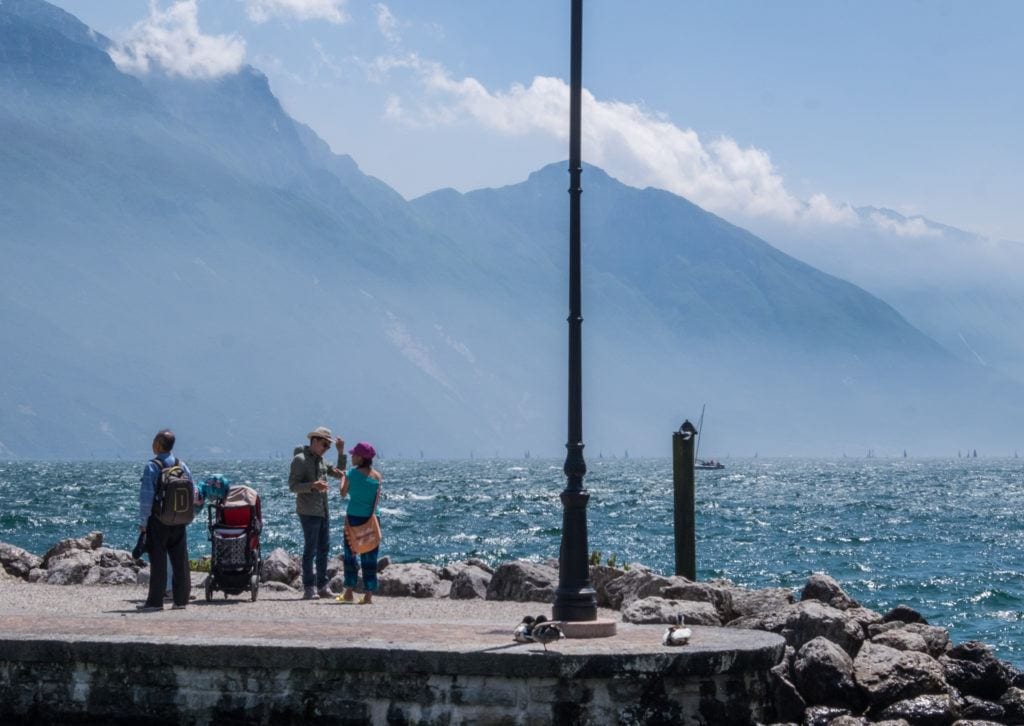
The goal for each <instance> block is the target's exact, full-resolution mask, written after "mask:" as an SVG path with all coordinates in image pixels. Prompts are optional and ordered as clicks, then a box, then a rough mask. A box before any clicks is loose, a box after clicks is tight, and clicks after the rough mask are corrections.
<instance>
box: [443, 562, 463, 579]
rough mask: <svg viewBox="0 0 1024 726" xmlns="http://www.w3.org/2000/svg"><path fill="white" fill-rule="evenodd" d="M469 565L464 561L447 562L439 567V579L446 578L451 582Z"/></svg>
mask: <svg viewBox="0 0 1024 726" xmlns="http://www.w3.org/2000/svg"><path fill="white" fill-rule="evenodd" d="M467 567H469V565H467V564H466V563H465V562H449V563H448V564H447V565H445V566H444V567H442V568H441V579H442V580H448V581H449V582H451V581H452V580H454V579H455V576H456V575H458V574H459V573H460V572H462V571H463V570H465V569H466V568H467Z"/></svg>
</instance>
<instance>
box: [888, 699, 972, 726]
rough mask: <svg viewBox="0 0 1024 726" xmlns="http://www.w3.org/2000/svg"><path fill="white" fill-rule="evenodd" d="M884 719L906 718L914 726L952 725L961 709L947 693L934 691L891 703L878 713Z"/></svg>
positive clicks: (958, 716)
mask: <svg viewBox="0 0 1024 726" xmlns="http://www.w3.org/2000/svg"><path fill="white" fill-rule="evenodd" d="M878 717H879V718H882V719H904V720H905V721H907V722H909V723H910V724H912V725H913V726H951V725H952V724H953V722H954V721H956V720H957V719H959V718H960V710H959V708H958V707H957V705H956V703H955V702H954V700H953V699H952V698H951V697H950V696H949V695H948V694H946V693H934V694H928V695H923V696H916V697H914V698H908V699H904V700H902V701H897V702H896V703H893V704H890V705H889V706H886V707H885V708H884V709H882V710H881V711H880V712H879V713H878Z"/></svg>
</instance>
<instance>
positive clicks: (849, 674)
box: [793, 637, 861, 709]
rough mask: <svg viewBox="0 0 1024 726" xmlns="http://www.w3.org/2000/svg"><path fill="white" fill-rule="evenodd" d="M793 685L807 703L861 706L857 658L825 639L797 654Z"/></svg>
mask: <svg viewBox="0 0 1024 726" xmlns="http://www.w3.org/2000/svg"><path fill="white" fill-rule="evenodd" d="M793 683H795V684H796V687H797V690H799V691H800V695H801V696H803V698H804V700H805V701H806V702H807V703H813V704H815V705H823V706H841V707H850V708H854V709H855V708H856V707H857V706H858V705H859V704H860V700H861V699H860V691H859V690H858V688H857V684H856V682H854V680H853V658H851V657H850V655H849V654H848V653H847V652H846V651H845V650H843V649H842V648H840V647H839V646H838V645H836V644H835V643H833V642H832V641H830V640H827V639H825V638H822V637H817V638H814V639H813V640H811V641H809V642H807V643H806V644H804V646H803V647H802V648H800V650H799V651H797V654H796V658H795V659H794V661H793Z"/></svg>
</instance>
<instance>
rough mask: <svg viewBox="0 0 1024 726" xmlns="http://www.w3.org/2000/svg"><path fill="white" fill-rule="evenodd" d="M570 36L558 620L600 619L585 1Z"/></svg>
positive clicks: (577, 5) (575, 3) (576, 6)
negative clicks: (593, 497) (588, 310)
mask: <svg viewBox="0 0 1024 726" xmlns="http://www.w3.org/2000/svg"><path fill="white" fill-rule="evenodd" d="M571 25H572V38H571V63H570V74H569V75H570V81H569V86H570V91H569V411H568V414H569V415H568V439H567V441H566V444H565V448H566V456H565V466H564V471H565V476H566V486H565V490H564V491H563V492H562V495H561V499H562V548H561V551H560V553H559V558H558V561H559V570H558V589H557V590H556V591H555V603H554V607H553V609H552V614H553V617H554V619H555V620H568V621H586V620H596V619H597V597H596V595H595V593H594V589H593V588H592V587H591V585H590V568H589V560H588V558H589V545H588V542H587V502H588V500H589V499H590V494H589V492H587V490H586V489H584V488H583V477H584V476H585V475H586V473H587V464H586V461H584V459H583V381H582V379H583V352H582V348H583V346H582V328H583V313H582V294H581V283H580V196H581V195H582V193H583V190H582V188H581V186H580V175H581V174H582V172H583V169H582V162H581V159H580V126H581V108H580V107H581V96H582V91H581V88H582V77H583V74H582V65H583V0H572V21H571Z"/></svg>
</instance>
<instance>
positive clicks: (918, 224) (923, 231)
mask: <svg viewBox="0 0 1024 726" xmlns="http://www.w3.org/2000/svg"><path fill="white" fill-rule="evenodd" d="M870 219H871V221H872V222H874V223H875V224H876V225H877V226H878V227H879V228H881V229H883V230H885V231H886V232H892V233H893V234H895V235H896V236H897V237H941V236H942V231H941V230H938V229H935V228H933V227H930V226H928V222H926V221H925V220H924V219H922V218H921V217H912V218H910V219H907V218H905V217H904V218H901V219H896V218H895V217H890V216H887V215H885V214H882V213H881V212H872V213H871V215H870Z"/></svg>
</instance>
